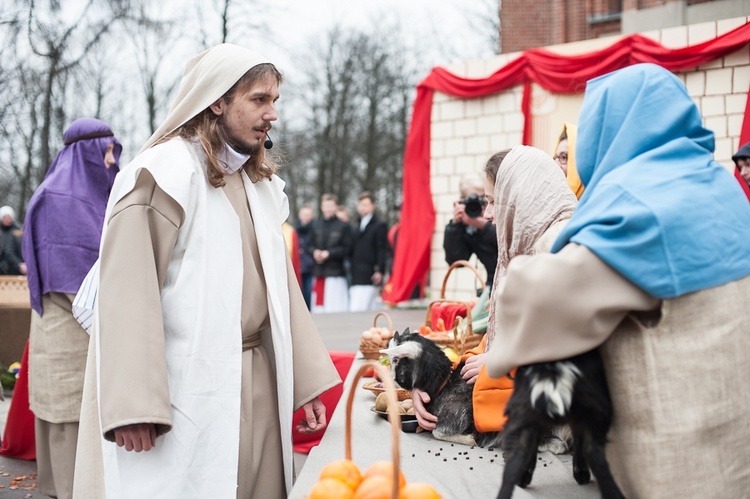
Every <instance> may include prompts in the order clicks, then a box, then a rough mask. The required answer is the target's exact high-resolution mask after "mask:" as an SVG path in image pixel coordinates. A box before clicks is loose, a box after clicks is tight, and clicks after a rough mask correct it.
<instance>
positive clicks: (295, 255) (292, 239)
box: [281, 222, 302, 286]
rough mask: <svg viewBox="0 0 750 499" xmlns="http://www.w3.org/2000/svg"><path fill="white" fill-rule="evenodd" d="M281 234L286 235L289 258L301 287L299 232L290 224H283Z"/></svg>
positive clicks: (285, 240)
mask: <svg viewBox="0 0 750 499" xmlns="http://www.w3.org/2000/svg"><path fill="white" fill-rule="evenodd" d="M281 232H282V234H284V243H285V244H286V249H287V251H289V258H290V259H291V260H292V268H293V269H294V274H295V275H296V276H297V283H298V284H299V285H300V286H301V285H302V264H301V263H300V255H299V242H298V241H299V239H298V237H297V231H296V230H294V227H292V226H291V225H290V224H289V223H288V222H284V223H283V224H281Z"/></svg>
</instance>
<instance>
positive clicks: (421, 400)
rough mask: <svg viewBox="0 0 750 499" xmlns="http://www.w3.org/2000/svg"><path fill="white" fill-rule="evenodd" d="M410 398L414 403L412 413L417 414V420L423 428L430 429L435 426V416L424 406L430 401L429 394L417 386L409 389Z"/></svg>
mask: <svg viewBox="0 0 750 499" xmlns="http://www.w3.org/2000/svg"><path fill="white" fill-rule="evenodd" d="M411 400H412V402H413V403H414V414H415V415H416V416H417V422H418V423H419V426H420V427H421V428H422V429H423V430H427V431H432V430H434V429H435V428H437V416H435V415H434V414H430V413H429V412H427V409H425V408H424V406H425V405H426V404H429V403H430V396H429V395H427V392H423V391H422V390H420V389H419V388H414V389H412V391H411Z"/></svg>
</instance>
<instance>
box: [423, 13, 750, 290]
mask: <svg viewBox="0 0 750 499" xmlns="http://www.w3.org/2000/svg"><path fill="white" fill-rule="evenodd" d="M508 3H509V4H510V2H508ZM517 3H519V4H520V3H523V4H526V2H517ZM570 3H574V2H570ZM593 3H597V1H596V0H595V1H594V2H593ZM598 3H602V2H598ZM623 3H624V4H627V3H628V2H623ZM634 3H635V2H634ZM640 3H641V4H647V3H650V2H647V1H645V0H643V1H641V2H640ZM653 3H660V4H666V3H670V2H653ZM681 3H685V4H688V3H690V4H696V2H681ZM710 3H720V2H710ZM692 6H693V5H691V6H690V7H692ZM695 6H697V5H695ZM504 8H505V7H504ZM527 9H528V8H527ZM747 22H750V17H746V16H742V17H735V18H731V19H723V20H719V21H716V20H714V21H707V22H701V23H697V24H691V25H687V26H683V25H680V26H675V27H669V28H663V29H656V30H652V31H647V32H641V34H642V35H644V36H646V37H649V38H652V39H653V40H655V41H657V42H659V43H661V44H662V45H664V46H665V47H667V48H673V49H677V48H682V47H685V46H688V45H695V44H697V43H700V42H703V41H706V40H709V39H712V38H715V37H717V36H719V35H721V34H724V33H727V32H729V31H731V30H733V29H735V28H737V27H739V26H742V25H744V24H746V23H747ZM622 36H623V35H616V36H609V37H599V38H594V39H590V40H585V41H579V42H573V43H566V44H562V45H551V46H547V47H545V49H547V50H549V51H552V52H554V53H558V54H565V55H575V54H582V53H587V52H592V51H595V50H600V49H602V48H604V47H607V46H609V45H610V44H612V43H614V42H615V41H616V40H618V39H619V38H621V37H622ZM518 55H519V53H510V54H500V55H498V56H495V57H492V58H489V59H484V60H476V61H468V62H463V63H457V64H453V65H451V66H448V68H447V69H448V70H449V71H451V72H452V73H454V74H456V75H460V76H464V77H468V78H486V77H487V76H489V75H490V74H493V73H494V72H495V71H497V70H498V69H499V68H501V67H503V66H505V65H506V64H508V62H510V61H512V60H513V59H514V58H516V57H518ZM677 76H678V77H679V78H680V79H681V80H682V81H683V82H684V83H685V85H686V87H687V90H688V93H689V94H690V96H691V97H692V98H693V99H694V101H695V103H696V105H697V106H698V108H699V109H700V111H701V113H702V115H703V120H704V124H705V126H706V127H707V128H709V129H710V130H712V131H713V132H714V134H715V137H716V150H715V153H714V156H715V159H716V160H717V161H719V162H720V163H721V164H722V165H724V166H725V167H726V168H727V169H728V170H731V169H732V168H733V166H734V165H733V163H732V160H731V156H732V154H733V153H734V152H735V151H736V150H737V148H738V147H739V145H740V144H739V136H740V131H741V127H742V120H743V117H744V112H745V105H746V101H747V94H748V89H750V45H745V46H744V47H743V48H742V49H740V50H738V51H737V52H735V53H732V54H730V55H728V56H726V57H723V58H721V59H717V60H715V61H712V62H710V63H707V64H704V65H702V66H699V67H696V68H693V69H690V70H687V71H684V72H680V73H677ZM522 94H523V90H522V87H521V86H517V87H514V88H511V89H509V90H507V91H504V92H500V93H497V94H494V95H490V96H487V97H483V98H476V99H461V98H456V97H451V96H448V95H445V94H442V93H439V92H436V93H435V96H434V99H433V106H432V118H431V142H430V182H431V191H432V200H433V203H434V206H435V210H436V214H437V218H436V223H435V230H434V233H433V236H432V241H431V245H430V248H431V254H430V262H431V263H430V281H429V282H430V286H429V292H430V296H431V297H433V298H435V297H437V296H438V295H439V293H440V286H441V284H442V282H443V278H444V276H445V273H446V271H447V268H448V265H447V264H446V263H445V255H444V251H443V246H442V244H443V235H444V228H445V226H446V224H447V223H448V222H449V221H450V219H451V217H452V209H453V208H452V207H453V202H454V201H456V200H457V199H458V193H459V188H458V186H459V182H460V179H461V177H462V176H463V175H464V174H466V173H468V172H481V170H482V168H483V166H484V163H485V162H486V160H487V159H488V158H489V157H490V156H491V155H492V154H493V153H495V152H497V151H499V150H501V149H505V148H509V147H512V146H515V145H517V144H521V143H522V133H523V127H524V116H523V113H522V111H521V100H522ZM582 100H583V95H582V94H574V95H559V94H552V93H550V92H547V91H546V90H544V89H543V88H541V87H539V86H538V85H536V84H534V85H533V88H532V100H531V113H532V116H533V120H532V126H533V129H532V145H534V146H536V147H539V148H541V149H543V150H545V151H548V152H549V153H550V154H552V153H553V148H554V146H555V144H556V139H557V137H558V135H559V133H560V131H561V129H562V125H563V122H565V121H568V122H572V123H576V122H577V120H578V111H579V109H580V106H581V102H582ZM478 268H482V267H481V265H478ZM475 280H476V278H475V277H474V276H473V274H472V273H471V272H469V271H456V272H453V273H452V274H451V277H450V280H449V282H448V286H447V288H446V296H447V297H449V298H452V299H469V298H471V297H472V296H474V291H473V290H474V289H476V285H477V283H476V282H475Z"/></svg>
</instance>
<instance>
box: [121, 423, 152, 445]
mask: <svg viewBox="0 0 750 499" xmlns="http://www.w3.org/2000/svg"><path fill="white" fill-rule="evenodd" d="M115 443H116V444H117V445H118V447H125V450H126V451H128V452H130V451H136V452H141V451H142V450H144V451H149V450H151V449H153V448H154V446H155V445H156V426H155V425H154V424H153V423H141V424H132V425H128V426H121V427H120V428H115Z"/></svg>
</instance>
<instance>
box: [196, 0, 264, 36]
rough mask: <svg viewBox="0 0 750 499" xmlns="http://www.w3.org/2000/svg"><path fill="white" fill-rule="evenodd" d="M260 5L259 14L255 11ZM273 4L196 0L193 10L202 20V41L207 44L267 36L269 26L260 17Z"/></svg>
mask: <svg viewBox="0 0 750 499" xmlns="http://www.w3.org/2000/svg"><path fill="white" fill-rule="evenodd" d="M207 4H208V7H206V5H207ZM260 6H262V9H263V13H264V15H263V16H260V15H258V11H259V7H260ZM273 8H274V7H273V3H263V4H261V2H260V1H259V0H242V1H237V0H211V1H210V2H206V0H196V1H195V9H196V13H197V15H198V19H200V20H201V21H202V22H201V23H200V25H199V31H200V33H201V41H202V45H203V46H204V47H210V46H211V45H214V44H216V43H231V42H236V41H238V40H242V39H246V38H247V37H256V38H258V39H259V38H263V37H265V38H269V35H270V27H269V25H268V23H267V22H266V21H264V19H266V18H267V16H268V15H269V13H270V12H271V11H272V10H273ZM216 27H218V30H217V29H215V28H216ZM243 45H244V44H243Z"/></svg>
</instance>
